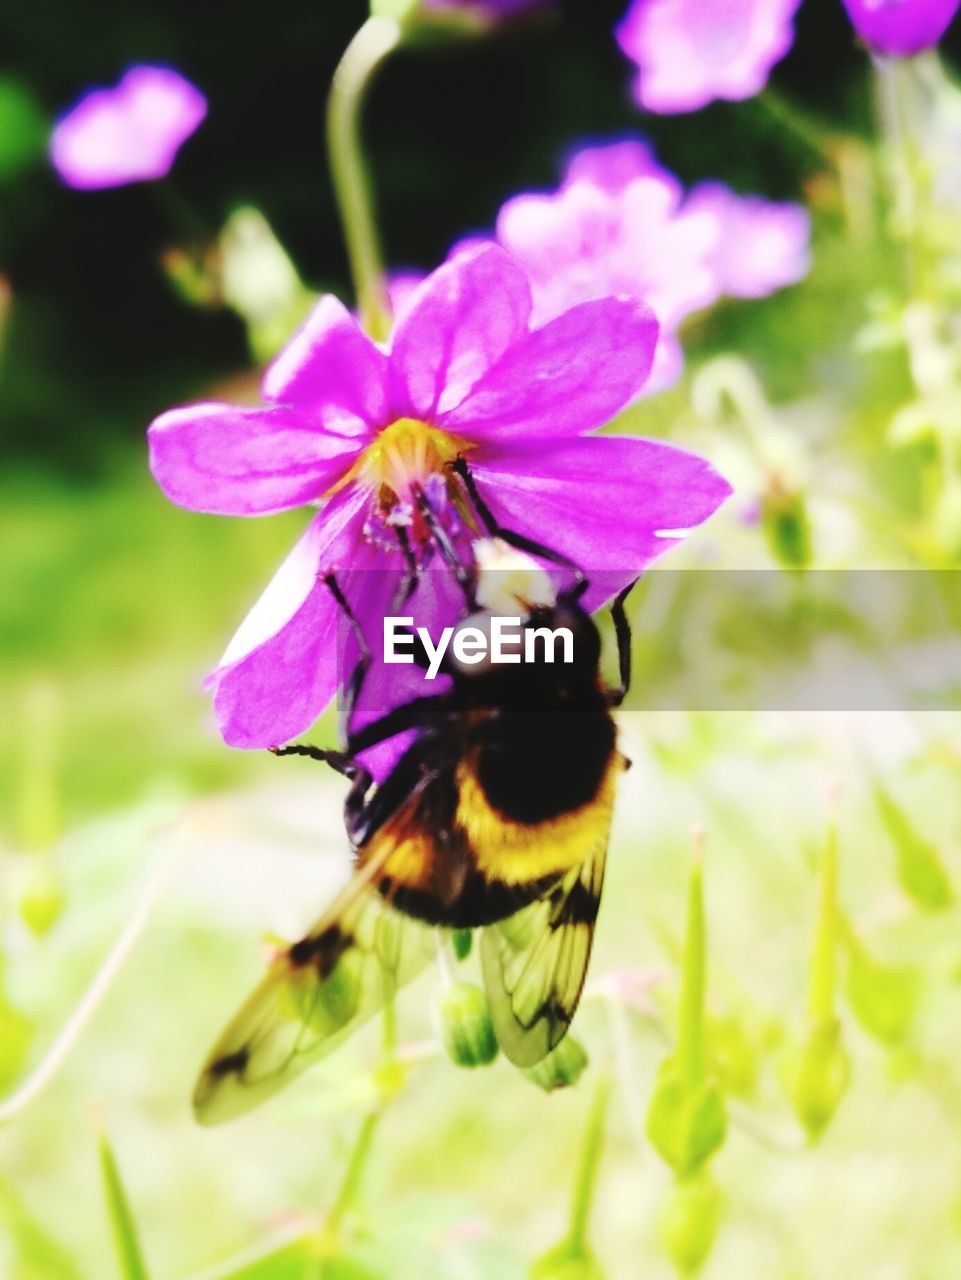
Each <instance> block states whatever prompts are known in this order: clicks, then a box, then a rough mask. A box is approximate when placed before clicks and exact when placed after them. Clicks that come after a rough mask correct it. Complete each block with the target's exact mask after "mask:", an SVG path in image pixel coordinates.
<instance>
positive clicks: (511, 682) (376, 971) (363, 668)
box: [194, 469, 633, 1123]
mask: <svg viewBox="0 0 961 1280" xmlns="http://www.w3.org/2000/svg"><path fill="white" fill-rule="evenodd" d="M461 474H462V476H463V477H464V479H465V481H466V483H467V486H468V490H469V492H470V494H471V497H472V499H473V502H474V505H475V508H476V509H477V510H478V511H479V513H480V515H481V517H482V518H483V520H484V522H485V524H486V526H487V533H488V535H489V536H488V538H487V539H485V540H480V541H478V542H476V543H475V544H474V548H475V550H474V557H473V563H472V564H471V565H469V566H468V565H464V564H463V563H462V561H461V559H460V558H459V557H458V556H457V554H456V552H455V550H454V548H453V546H452V545H451V543H450V541H449V540H448V539H447V537H446V535H445V534H444V532H443V530H442V529H441V528H440V526H439V525H438V523H437V522H436V520H435V519H434V514H433V513H432V511H431V509H430V506H429V504H428V503H427V502H426V499H425V498H424V496H423V494H418V495H417V501H418V505H419V508H420V513H421V515H422V517H423V519H424V521H425V523H426V524H427V527H428V528H429V529H430V531H431V534H432V536H434V537H435V538H436V539H437V543H438V546H439V547H440V550H441V552H442V554H443V556H444V558H445V560H446V561H447V563H448V565H449V567H450V569H451V571H452V572H454V573H455V574H456V575H457V578H458V581H459V582H460V583H461V585H462V587H463V589H464V594H465V600H466V608H465V613H464V616H463V618H462V619H461V621H460V622H459V623H458V624H457V626H458V628H462V627H468V626H469V627H471V628H475V629H477V630H480V631H482V632H484V631H485V630H486V631H489V629H490V624H491V620H492V618H493V617H494V616H495V614H500V613H504V612H506V613H513V614H517V613H520V615H521V626H522V628H523V632H524V636H525V638H526V635H527V633H528V632H530V633H531V637H532V640H533V648H532V650H530V652H531V653H532V656H533V660H532V661H522V662H519V663H501V664H497V663H493V662H490V661H486V660H485V661H480V662H472V663H466V662H461V661H459V659H458V658H457V657H456V656H455V654H456V650H457V646H456V645H451V646H449V647H448V649H447V651H446V653H445V656H444V660H443V664H442V667H441V670H442V671H443V672H444V674H446V675H448V676H449V677H450V681H449V688H448V689H447V691H446V692H443V693H438V694H429V695H424V696H421V697H416V698H413V699H411V700H410V701H409V702H406V703H404V704H402V705H400V706H398V707H396V708H394V709H393V710H391V711H389V712H388V713H387V714H385V715H384V716H382V717H380V718H378V719H376V720H374V721H372V722H371V723H368V724H366V725H365V726H364V727H363V728H360V729H359V730H357V731H355V732H350V725H351V718H352V710H353V707H354V705H355V704H356V701H357V697H358V695H359V692H360V690H361V688H362V686H363V681H364V677H365V675H366V672H367V670H368V668H369V666H370V662H371V661H372V658H371V653H370V650H369V648H368V645H367V641H366V639H365V637H364V636H363V634H362V632H361V629H360V627H359V626H358V625H357V622H356V620H355V619H354V616H353V614H352V612H351V610H350V606H349V604H348V602H347V600H346V599H345V597H344V596H343V594H342V592H341V590H340V587H339V585H338V583H337V581H336V578H335V577H334V576H333V575H329V576H328V577H327V578H326V582H327V586H328V587H329V589H330V590H331V591H332V592H333V593H334V595H335V597H336V599H337V601H338V604H339V605H340V607H341V610H342V611H343V614H344V617H345V619H346V621H347V622H348V623H349V625H350V626H351V628H352V629H353V633H354V636H355V640H356V644H357V646H358V650H359V652H360V658H359V660H358V662H357V664H356V667H355V669H354V671H353V674H352V677H351V679H350V681H349V683H348V690H347V694H346V698H345V704H346V712H345V715H344V725H345V729H346V733H345V746H344V749H343V750H337V751H334V750H322V749H319V748H316V747H313V746H308V745H294V746H288V747H283V748H277V749H275V754H277V755H305V756H309V757H311V758H313V759H316V760H320V761H323V762H325V763H326V764H327V765H328V766H332V767H333V768H334V769H335V770H337V771H338V772H339V773H341V774H343V775H344V776H345V777H346V778H347V779H348V780H349V782H350V788H349V791H348V794H347V797H346V800H345V806H344V818H345V825H346V830H347V835H348V837H349V840H350V843H351V846H352V848H353V851H354V855H355V860H356V862H355V870H354V873H353V876H352V878H351V880H350V881H349V882H348V884H347V885H346V887H345V888H344V889H343V891H342V892H341V893H340V895H339V896H338V897H337V898H336V899H335V900H334V902H333V903H332V904H331V905H330V907H329V908H328V909H327V911H326V912H325V913H324V914H323V915H322V916H321V918H320V919H319V920H318V922H317V923H316V925H315V926H314V927H313V928H312V929H311V930H310V931H309V932H308V933H307V934H306V935H305V936H304V937H303V938H301V939H300V941H298V942H295V943H294V944H293V945H292V946H289V947H286V948H285V949H282V950H280V951H279V952H278V953H277V954H276V955H275V956H274V957H273V960H272V962H271V964H270V968H269V971H268V973H267V975H266V977H265V978H264V979H263V980H262V982H261V983H260V985H259V986H258V987H257V988H256V989H255V990H254V992H253V994H252V995H251V996H250V998H249V999H248V1000H247V1002H246V1003H245V1004H244V1005H243V1006H242V1007H241V1009H240V1010H239V1012H238V1013H237V1015H236V1016H235V1017H234V1019H233V1020H232V1021H231V1022H230V1024H229V1025H228V1026H227V1028H226V1029H225V1031H224V1032H223V1034H222V1035H221V1037H220V1039H219V1040H218V1041H217V1043H216V1045H215V1046H214V1048H213V1050H212V1052H211V1054H210V1055H209V1057H208V1059H207V1062H206V1064H205V1066H204V1068H203V1070H202V1073H201V1075H200V1078H199V1080H198V1083H197V1087H196V1090H195V1094H194V1109H195V1112H196V1115H197V1117H198V1119H199V1120H200V1121H201V1122H203V1123H219V1122H221V1121H223V1120H227V1119H230V1118H232V1117H233V1116H236V1115H239V1114H240V1113H242V1112H244V1111H246V1110H249V1109H250V1108H252V1107H253V1106H255V1105H257V1104H258V1103H260V1102H261V1101H263V1100H264V1099H265V1098H267V1097H269V1096H270V1095H271V1094H273V1093H275V1092H276V1091H277V1090H278V1089H280V1088H281V1087H282V1086H283V1085H285V1084H286V1083H287V1082H288V1080H290V1079H291V1078H292V1077H293V1076H295V1075H296V1074H298V1073H299V1072H300V1071H302V1070H303V1069H304V1068H306V1067H308V1066H310V1065H311V1064H312V1063H313V1062H315V1061H317V1060H318V1059H319V1058H321V1057H323V1056H325V1055H326V1054H327V1053H329V1052H330V1051H331V1050H332V1049H333V1048H335V1047H336V1046H337V1045H338V1044H339V1043H340V1042H341V1041H342V1040H343V1039H344V1038H345V1037H346V1035H348V1034H349V1033H350V1032H351V1031H352V1030H353V1029H354V1028H355V1027H356V1026H357V1025H358V1024H359V1023H360V1022H361V1021H362V1020H363V1019H365V1018H367V1017H369V1016H371V1015H372V1014H373V1013H375V1012H376V1011H377V1010H378V1008H380V1007H381V1006H382V1004H383V1003H384V1001H385V999H389V998H391V994H392V992H393V991H394V990H396V988H397V986H399V985H401V984H402V983H404V982H407V981H409V980H410V979H411V978H413V977H414V976H415V975H416V973H417V972H418V971H419V970H420V968H422V967H423V966H424V964H426V963H427V962H428V961H429V960H430V958H431V956H432V955H433V954H436V953H435V950H434V943H435V941H436V940H435V939H433V938H432V937H431V929H428V928H425V927H424V926H431V927H432V928H433V929H445V930H454V929H457V930H466V929H479V930H480V931H481V934H480V946H479V950H480V958H481V967H482V972H483V979H484V986H485V988H486V992H487V995H488V999H489V1002H490V1008H491V1017H492V1020H493V1025H494V1030H495V1034H496V1036H497V1039H498V1042H499V1044H500V1046H501V1049H502V1050H503V1052H504V1054H505V1055H506V1057H507V1058H508V1059H509V1060H510V1061H511V1062H513V1063H515V1064H516V1065H517V1066H520V1067H529V1066H532V1065H534V1064H536V1063H537V1062H539V1061H540V1060H541V1059H542V1058H543V1057H545V1056H546V1054H548V1053H549V1052H550V1051H551V1050H552V1049H553V1048H555V1046H556V1045H557V1044H558V1043H559V1042H560V1041H561V1039H562V1038H563V1037H564V1035H565V1034H566V1032H567V1030H568V1028H569V1026H570V1024H571V1020H572V1018H573V1016H574V1013H575V1010H576V1008H577V1004H578V1001H579V999H580V995H581V990H582V988H583V985H584V979H585V975H586V972H587V966H588V961H589V958H590V952H591V943H592V939H593V934H594V926H595V922H596V919H597V913H598V907H599V905H600V898H601V888H602V884H603V878H604V864H605V858H606V853H607V845H608V837H609V832H610V825H611V815H612V810H613V804H614V794H615V788H616V783H617V779H618V776H619V774H620V773H621V772H622V771H623V770H624V769H625V768H626V767H628V763H629V762H628V761H627V760H626V759H625V757H624V756H623V755H622V754H621V753H620V751H619V750H618V747H617V740H616V739H617V735H616V726H615V723H614V719H613V716H612V709H613V708H615V707H616V706H618V705H619V704H620V702H621V701H622V699H623V697H624V695H625V693H626V692H627V687H628V684H629V680H630V630H629V627H628V624H627V619H626V615H625V612H624V602H625V598H626V596H627V593H628V591H629V590H630V589H631V588H630V587H628V588H627V589H626V590H625V591H623V592H622V593H621V594H620V595H619V596H618V597H617V598H616V600H615V601H614V603H613V605H612V610H611V612H612V616H613V620H614V625H615V633H616V636H617V644H618V656H619V671H620V683H619V685H618V686H617V687H616V688H609V687H608V686H607V685H606V684H605V682H604V681H603V679H602V677H601V674H600V660H601V639H600V634H599V632H598V629H597V627H596V625H595V623H594V621H593V620H592V618H591V617H590V615H589V614H588V613H587V612H586V611H585V610H584V608H583V607H582V605H581V603H580V602H581V599H582V598H583V595H584V592H585V590H586V589H587V586H588V582H587V579H586V577H585V576H584V574H583V573H582V572H581V571H580V570H578V569H577V567H576V566H574V565H572V564H571V563H570V562H569V561H567V560H566V559H565V558H564V557H562V556H560V555H558V554H556V553H554V552H553V551H551V550H550V549H549V548H547V547H543V546H540V545H539V544H536V543H533V542H531V541H530V540H528V539H526V538H523V537H521V536H519V535H515V534H512V533H511V532H509V531H507V530H504V529H502V528H500V527H499V526H498V525H497V523H496V521H495V520H494V519H493V517H492V515H491V513H490V512H489V510H488V509H487V508H486V506H485V505H484V503H483V501H482V499H481V498H480V496H479V495H478V494H477V492H476V489H475V488H474V486H473V484H472V482H471V477H470V476H469V474H468V473H467V472H466V469H464V470H462V472H461ZM531 556H537V557H538V558H539V559H541V560H547V561H549V562H553V563H554V564H560V565H563V566H566V567H567V568H569V569H570V570H571V572H572V573H573V582H572V583H571V585H569V586H567V587H565V588H564V589H563V590H561V591H559V592H557V593H556V594H555V592H554V589H553V588H552V586H551V582H550V577H549V576H548V574H547V573H546V572H545V571H544V570H543V569H542V568H540V567H539V566H538V565H537V564H536V563H535V561H534V560H532V559H531V558H530V557H531ZM505 566H506V567H505ZM631 585H632V586H633V584H631ZM406 593H407V594H408V595H409V593H410V586H409V584H408V587H407V589H406ZM505 605H506V608H505ZM559 628H565V629H567V630H568V631H569V632H570V633H571V635H572V636H573V645H572V655H571V656H572V660H571V661H569V662H567V661H563V662H560V661H556V660H552V659H553V658H554V657H555V655H554V654H553V653H550V654H549V653H548V649H547V645H548V640H547V637H546V634H545V632H550V631H556V630H557V629H559ZM456 630H457V629H455V637H456ZM418 656H419V657H421V658H422V657H423V655H418ZM410 730H414V731H415V736H414V739H413V742H412V744H411V745H410V746H408V747H407V748H406V750H405V751H404V752H403V754H402V755H401V756H400V757H399V759H398V760H397V762H396V763H395V764H394V766H393V767H392V768H391V769H390V771H389V773H388V774H387V776H386V777H385V778H384V779H383V781H381V782H380V783H379V784H378V783H375V782H374V780H373V778H372V776H371V774H370V773H369V772H368V771H367V769H366V768H364V766H363V765H362V764H361V762H360V761H359V760H358V758H357V757H358V756H360V755H361V754H362V753H363V752H364V751H366V750H368V749H369V748H371V747H373V746H376V745H377V744H379V743H383V742H388V741H389V740H391V739H393V738H395V737H396V736H397V735H398V734H401V733H404V732H407V731H410Z"/></svg>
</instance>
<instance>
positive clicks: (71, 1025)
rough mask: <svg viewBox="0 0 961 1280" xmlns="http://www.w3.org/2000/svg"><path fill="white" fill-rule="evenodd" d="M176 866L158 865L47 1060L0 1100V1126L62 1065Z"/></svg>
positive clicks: (170, 862) (172, 863) (169, 863)
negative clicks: (7, 1095) (6, 1096)
mask: <svg viewBox="0 0 961 1280" xmlns="http://www.w3.org/2000/svg"><path fill="white" fill-rule="evenodd" d="M177 866H179V859H173V860H167V861H164V862H161V863H160V864H159V865H158V866H157V868H156V869H155V871H154V873H153V875H152V876H151V877H150V880H149V881H148V883H147V887H146V889H145V890H144V893H143V896H142V897H141V899H140V901H139V902H138V903H137V905H136V907H135V908H134V910H133V913H132V914H131V916H130V917H129V919H128V920H127V923H126V924H125V925H124V927H123V929H122V930H121V931H120V933H119V935H118V936H117V938H116V940H115V942H114V944H113V946H112V947H111V948H110V950H109V951H108V953H107V955H106V957H105V959H104V961H103V964H102V965H101V966H100V968H99V969H98V971H97V973H96V975H95V976H94V978H93V981H92V982H91V983H90V986H89V987H88V988H87V990H86V991H85V992H84V994H83V995H82V996H81V998H80V1001H79V1003H78V1004H77V1005H76V1007H75V1008H74V1011H73V1013H72V1014H71V1015H70V1017H69V1018H68V1019H67V1021H66V1022H65V1023H64V1025H63V1027H62V1028H61V1029H60V1033H59V1035H58V1036H57V1037H56V1039H55V1040H54V1042H53V1044H52V1045H51V1046H50V1048H49V1049H48V1050H47V1054H46V1057H45V1058H44V1059H43V1060H42V1062H41V1063H40V1064H39V1065H38V1066H37V1068H36V1069H35V1070H34V1071H33V1073H32V1074H31V1075H30V1076H28V1077H27V1079H26V1080H25V1081H24V1082H23V1084H21V1085H20V1087H19V1088H18V1089H16V1090H15V1091H14V1092H13V1093H12V1094H11V1095H10V1096H9V1097H8V1098H6V1099H4V1100H3V1101H0V1126H3V1125H5V1124H9V1123H10V1121H11V1120H13V1119H15V1118H16V1117H17V1116H18V1115H19V1114H20V1112H21V1111H23V1110H25V1109H26V1108H27V1107H28V1106H29V1105H30V1103H31V1102H33V1101H34V1100H35V1099H36V1098H37V1097H38V1096H39V1095H40V1094H41V1093H42V1092H43V1090H44V1089H45V1088H46V1087H47V1085H48V1084H49V1083H50V1081H51V1080H52V1079H53V1078H54V1076H55V1075H56V1074H57V1072H58V1071H59V1070H60V1068H61V1067H62V1066H63V1064H64V1062H65V1061H66V1059H67V1057H68V1055H69V1053H70V1051H71V1049H72V1048H73V1047H74V1045H75V1044H76V1043H77V1041H78V1040H79V1038H80V1035H81V1032H82V1031H83V1029H84V1027H86V1025H87V1023H88V1022H89V1021H90V1019H91V1018H92V1017H93V1015H94V1013H96V1011H97V1008H98V1007H99V1005H100V1002H101V1001H102V1000H103V998H104V996H105V995H106V994H107V992H108V991H109V990H110V988H111V986H112V985H113V982H114V979H115V978H116V977H117V975H118V974H119V973H120V970H121V969H122V968H123V966H124V963H125V961H126V959H127V957H128V956H129V955H130V952H131V951H132V950H133V948H134V945H135V944H136V942H137V941H138V939H139V938H140V935H141V934H142V933H143V930H144V926H145V925H146V923H147V921H148V919H149V918H150V913H151V911H152V910H153V908H154V906H155V904H156V902H157V899H158V898H159V897H160V895H161V893H162V892H163V890H164V889H165V888H166V886H167V885H168V884H169V882H170V879H171V876H172V874H173V872H174V870H175V869H176V867H177Z"/></svg>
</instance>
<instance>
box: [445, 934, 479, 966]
mask: <svg viewBox="0 0 961 1280" xmlns="http://www.w3.org/2000/svg"><path fill="white" fill-rule="evenodd" d="M450 942H451V946H452V947H453V948H454V955H455V956H456V957H457V959H458V960H466V959H467V957H468V956H469V955H470V949H471V946H472V944H473V942H474V934H473V932H472V930H470V929H454V930H453V931H452V933H451V935H450Z"/></svg>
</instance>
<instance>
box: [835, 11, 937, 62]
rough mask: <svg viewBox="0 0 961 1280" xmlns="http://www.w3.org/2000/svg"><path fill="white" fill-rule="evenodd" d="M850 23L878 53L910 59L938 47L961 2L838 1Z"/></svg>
mask: <svg viewBox="0 0 961 1280" xmlns="http://www.w3.org/2000/svg"><path fill="white" fill-rule="evenodd" d="M841 3H842V4H843V5H844V7H845V9H847V11H848V17H849V18H850V19H851V23H852V25H853V27H854V29H855V31H856V32H857V33H858V35H859V36H860V37H861V39H862V40H864V41H865V43H866V44H869V45H870V46H871V47H872V49H875V50H877V52H878V53H886V54H889V55H890V56H891V57H894V58H909V57H911V56H912V55H913V54H915V53H921V52H922V51H923V50H924V49H930V48H932V47H933V46H934V45H936V44H937V43H938V41H939V40H940V39H941V37H942V36H943V35H944V33H945V31H946V30H947V29H948V26H949V24H950V22H951V20H952V19H953V18H954V15H955V14H956V13H957V12H958V8H959V7H961V0H841Z"/></svg>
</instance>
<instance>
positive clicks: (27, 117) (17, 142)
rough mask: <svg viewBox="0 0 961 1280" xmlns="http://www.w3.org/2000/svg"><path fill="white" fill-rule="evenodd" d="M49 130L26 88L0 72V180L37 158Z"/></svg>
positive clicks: (12, 174) (42, 149)
mask: <svg viewBox="0 0 961 1280" xmlns="http://www.w3.org/2000/svg"><path fill="white" fill-rule="evenodd" d="M49 130H50V126H49V124H48V123H47V120H46V117H45V116H44V114H43V112H42V111H41V110H40V107H39V106H38V105H37V101H36V99H35V98H34V96H33V94H32V93H31V92H30V90H29V89H28V88H27V87H26V86H25V85H23V84H21V83H20V82H19V81H17V80H14V79H12V78H11V77H10V76H0V182H3V181H5V180H6V179H8V178H14V177H16V176H17V175H18V174H19V173H21V172H22V171H23V170H24V169H27V168H29V167H30V165H32V164H34V163H35V162H36V161H37V160H39V159H40V157H41V156H42V155H43V153H44V150H45V147H46V142H47V135H48V133H49Z"/></svg>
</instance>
